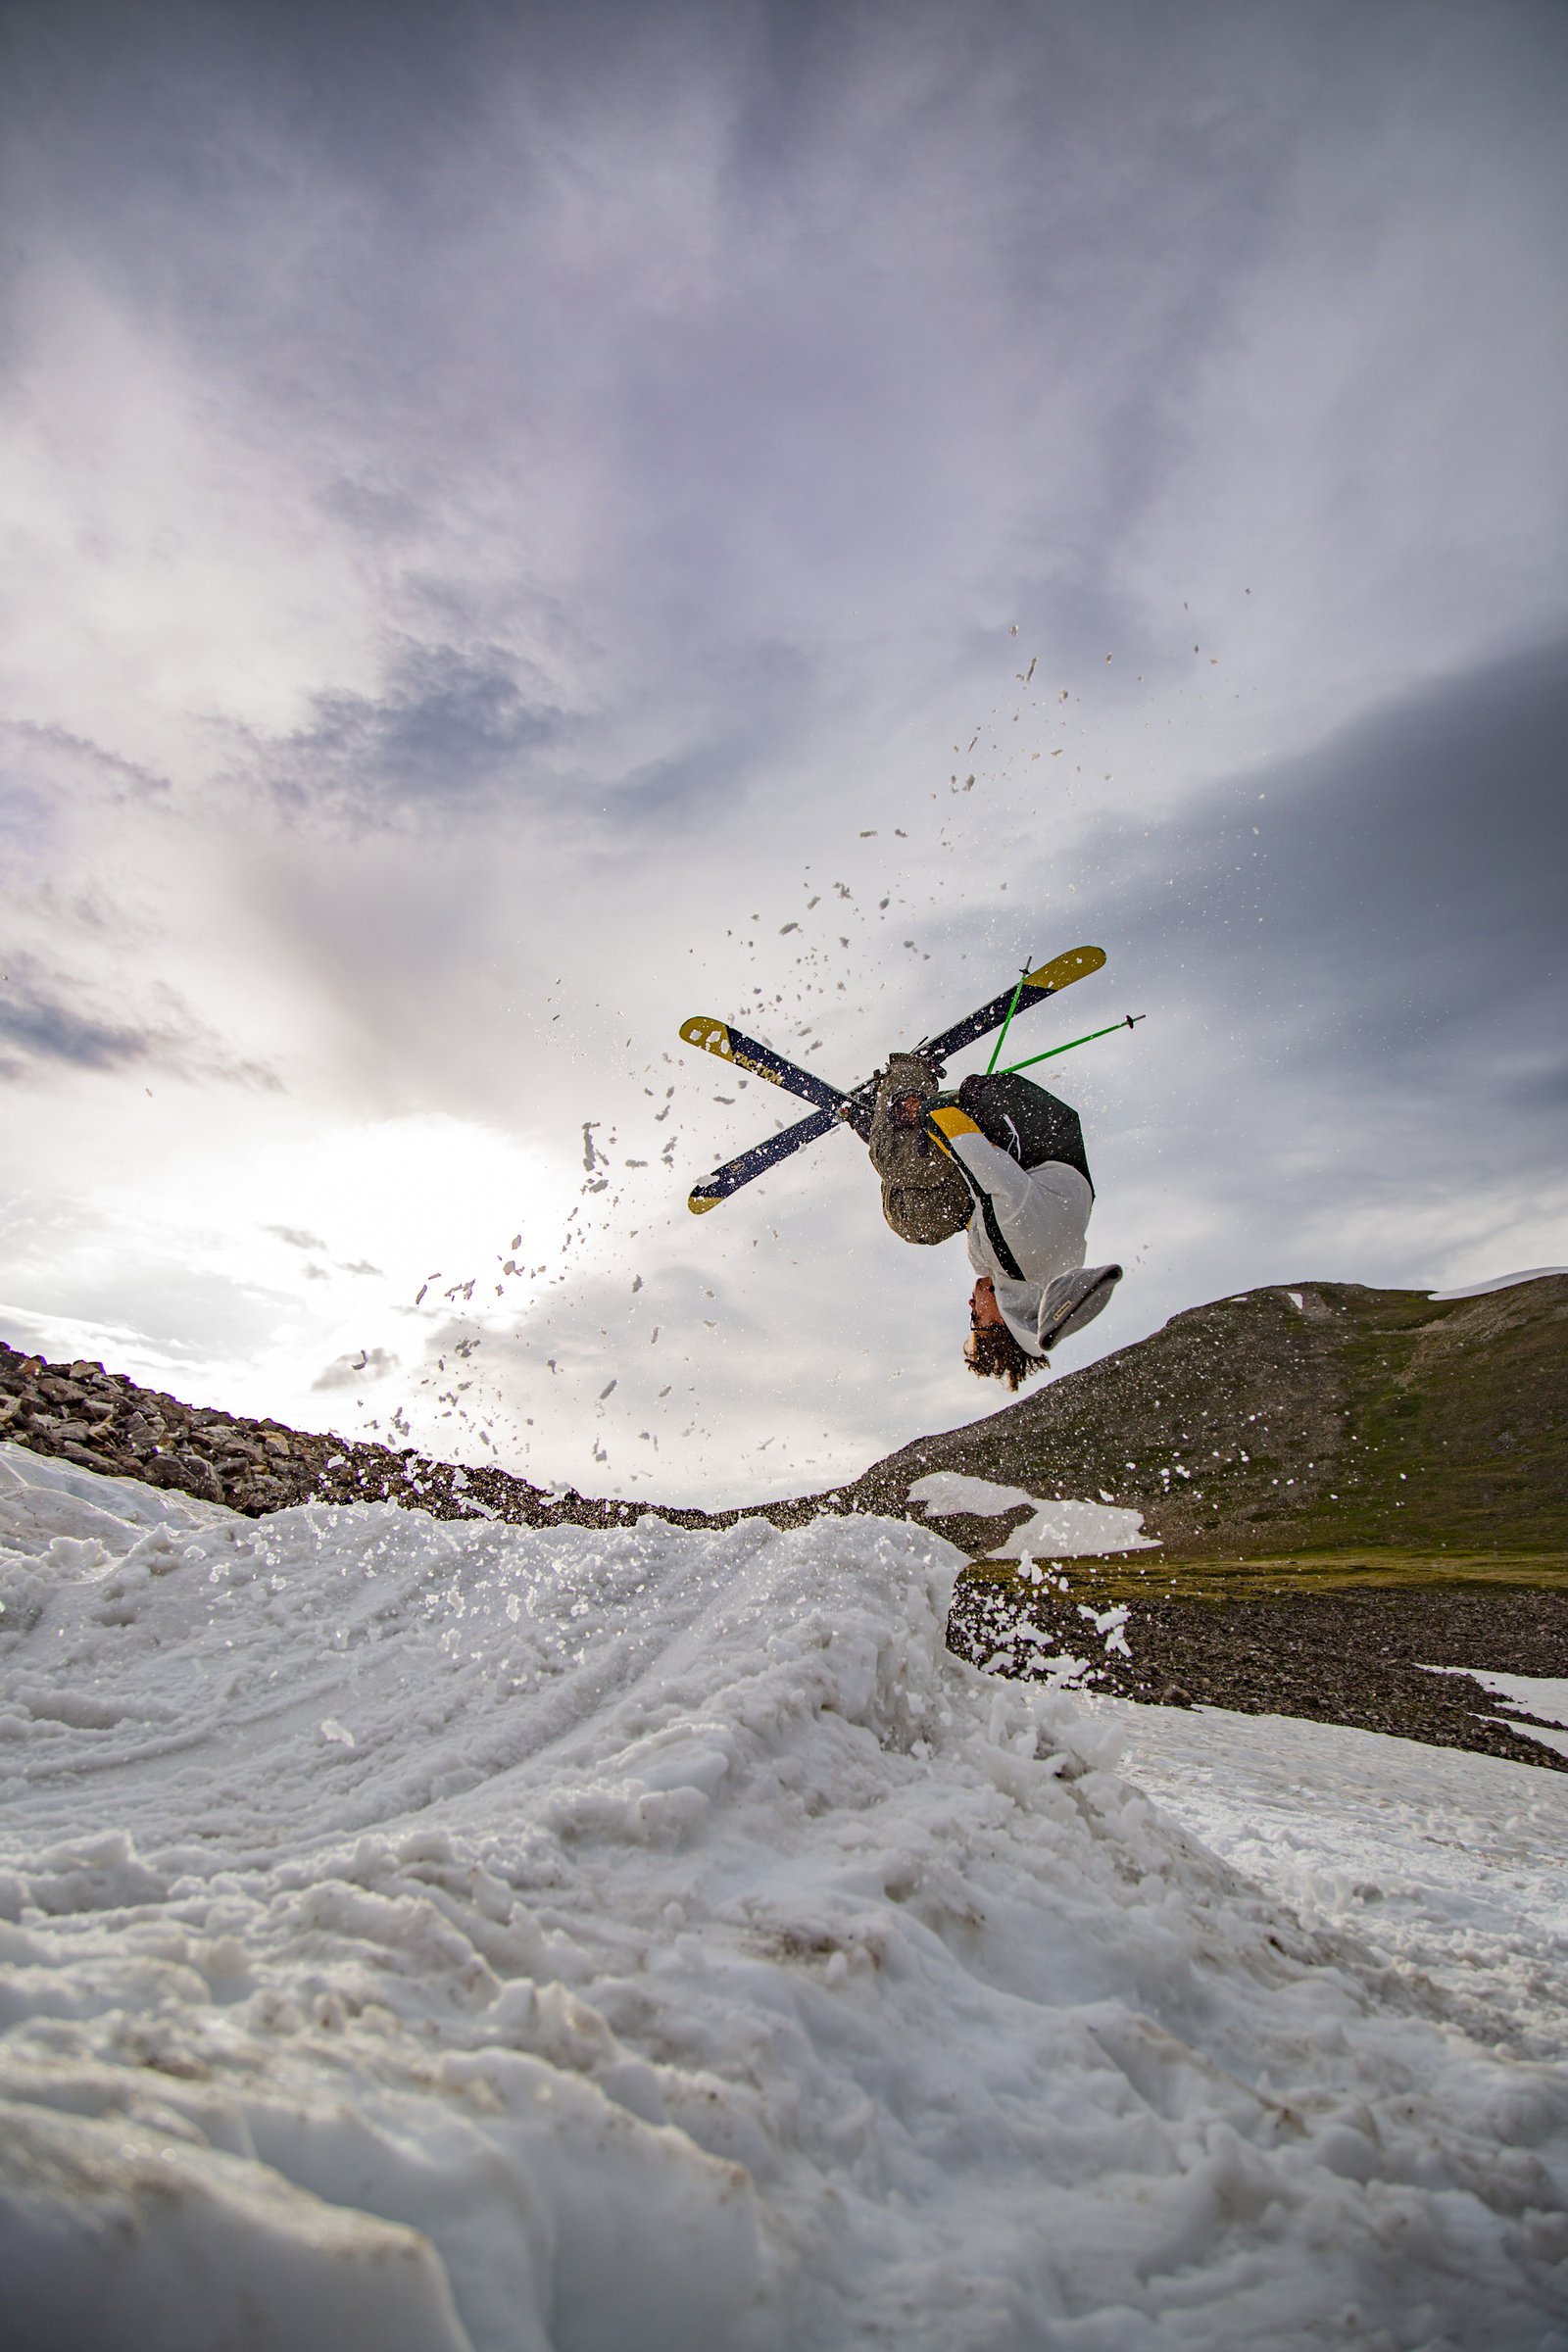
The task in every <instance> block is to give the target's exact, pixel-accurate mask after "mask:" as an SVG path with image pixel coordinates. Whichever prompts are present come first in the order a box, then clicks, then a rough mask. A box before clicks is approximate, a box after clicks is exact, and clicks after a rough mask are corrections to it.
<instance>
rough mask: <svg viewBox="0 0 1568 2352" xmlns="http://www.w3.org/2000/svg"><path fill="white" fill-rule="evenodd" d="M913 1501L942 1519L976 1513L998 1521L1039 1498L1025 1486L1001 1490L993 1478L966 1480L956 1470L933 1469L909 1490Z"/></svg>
mask: <svg viewBox="0 0 1568 2352" xmlns="http://www.w3.org/2000/svg"><path fill="white" fill-rule="evenodd" d="M909 1500H910V1501H911V1502H920V1503H924V1505H925V1507H926V1510H927V1511H928V1512H933V1513H935V1515H936V1516H937V1517H938V1518H939V1519H947V1518H953V1517H956V1515H957V1513H958V1512H960V1511H972V1512H973V1513H974V1514H975V1516H976V1517H977V1518H981V1519H995V1518H998V1517H1000V1515H1001V1514H1002V1512H1004V1511H1010V1510H1015V1509H1016V1508H1017V1506H1018V1504H1019V1503H1021V1502H1033V1501H1035V1500H1036V1497H1035V1496H1034V1495H1029V1494H1026V1493H1025V1492H1024V1490H1023V1488H1022V1487H1001V1486H998V1485H997V1483H996V1481H995V1480H994V1479H990V1478H964V1477H962V1476H960V1474H959V1473H958V1472H957V1471H956V1470H932V1471H929V1472H928V1473H927V1475H926V1476H925V1477H924V1478H917V1479H916V1480H915V1482H914V1484H913V1486H912V1487H911V1488H910V1489H909Z"/></svg>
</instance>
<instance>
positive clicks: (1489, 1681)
mask: <svg viewBox="0 0 1568 2352" xmlns="http://www.w3.org/2000/svg"><path fill="white" fill-rule="evenodd" d="M1421 1671H1422V1673H1423V1674H1465V1675H1468V1676H1469V1678H1470V1680H1471V1681H1472V1682H1473V1683H1479V1684H1480V1685H1481V1688H1482V1690H1483V1691H1491V1692H1492V1695H1493V1697H1494V1698H1504V1699H1506V1700H1507V1702H1508V1704H1509V1705H1510V1706H1511V1707H1518V1708H1519V1709H1520V1713H1519V1714H1518V1715H1492V1716H1489V1717H1488V1719H1487V1720H1488V1721H1489V1722H1491V1723H1500V1724H1502V1725H1503V1726H1504V1727H1505V1728H1506V1729H1507V1730H1508V1731H1510V1732H1518V1733H1519V1734H1520V1735H1521V1736H1522V1738H1524V1739H1526V1740H1539V1741H1540V1743H1541V1745H1542V1746H1543V1747H1549V1748H1554V1749H1555V1750H1556V1752H1557V1754H1558V1755H1559V1756H1568V1676H1564V1675H1554V1674H1494V1673H1493V1672H1492V1671H1491V1670H1490V1669H1483V1668H1482V1667H1479V1666H1423V1667H1422V1669H1421ZM1528 1716H1534V1717H1535V1718H1536V1720H1535V1721H1534V1722H1533V1723H1532V1722H1527V1721H1526V1720H1525V1718H1526V1717H1528Z"/></svg>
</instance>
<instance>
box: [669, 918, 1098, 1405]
mask: <svg viewBox="0 0 1568 2352" xmlns="http://www.w3.org/2000/svg"><path fill="white" fill-rule="evenodd" d="M1104 961H1105V951H1104V949H1103V948H1094V947H1082V948H1069V949H1067V950H1066V952H1065V953H1064V954H1062V955H1060V956H1053V957H1052V959H1051V961H1050V962H1049V963H1043V964H1041V965H1040V967H1039V969H1038V970H1036V971H1025V972H1023V973H1021V974H1020V976H1019V978H1018V981H1017V983H1016V985H1015V986H1014V987H1012V988H1010V989H1004V990H1003V991H1002V993H1001V995H1000V996H997V997H994V998H993V999H992V1000H991V1002H990V1003H989V1004H987V1005H980V1006H979V1007H978V1009H977V1010H975V1011H974V1012H970V1013H965V1014H964V1016H963V1018H962V1019H961V1020H957V1021H955V1022H954V1023H953V1025H952V1026H951V1028H948V1029H944V1030H942V1031H940V1032H939V1033H938V1035H937V1036H935V1037H929V1038H927V1039H925V1040H924V1042H923V1043H922V1044H921V1046H920V1047H919V1048H918V1050H917V1051H916V1052H915V1053H913V1054H893V1055H891V1056H890V1058H889V1061H888V1065H887V1067H886V1069H883V1070H878V1071H877V1072H876V1073H875V1074H874V1076H872V1077H870V1078H868V1079H867V1080H866V1081H865V1083H864V1085H863V1086H858V1087H856V1088H855V1089H854V1091H853V1092H852V1093H846V1092H845V1091H844V1090H843V1089H842V1088H841V1087H836V1086H830V1085H829V1084H828V1083H827V1081H826V1080H825V1079H823V1078H820V1077H818V1076H817V1075H816V1073H815V1072H814V1071H812V1070H808V1069H805V1068H803V1067H802V1065H801V1064H800V1063H799V1062H794V1061H790V1060H789V1059H788V1058H787V1057H786V1056H785V1055H784V1054H780V1053H779V1052H778V1051H777V1050H776V1049H775V1048H774V1047H772V1046H765V1045H762V1044H760V1042H759V1040H758V1039H756V1038H755V1037H747V1036H746V1035H745V1034H744V1032H743V1031H741V1030H739V1029H735V1028H732V1027H731V1026H730V1024H729V1023H728V1022H727V1021H721V1020H714V1019H712V1018H711V1017H710V1016H709V1015H707V1014H705V1013H695V1014H693V1016H692V1017H691V1018H690V1019H689V1020H686V1021H683V1022H682V1023H681V1028H680V1038H681V1043H682V1045H685V1046H694V1047H698V1048H700V1049H701V1050H702V1051H703V1052H704V1053H705V1054H716V1055H717V1056H718V1057H719V1059H720V1060H721V1061H726V1062H729V1063H732V1064H734V1065H737V1066H738V1067H740V1068H741V1069H743V1070H749V1071H754V1072H755V1073H756V1075H757V1076H758V1077H760V1078H765V1079H766V1080H767V1081H768V1083H769V1085H771V1086H781V1087H783V1088H784V1089H785V1090H786V1091H787V1092H788V1093H790V1094H793V1095H799V1096H801V1097H803V1098H804V1100H805V1101H806V1102H808V1103H814V1104H815V1105H816V1107H815V1109H814V1110H813V1111H812V1112H811V1115H810V1116H809V1118H805V1119H799V1120H797V1121H796V1123H795V1125H794V1126H793V1127H785V1128H783V1129H781V1130H780V1132H779V1133H778V1134H777V1135H772V1136H769V1137H767V1138H766V1140H765V1141H764V1142H762V1143H760V1144H754V1145H753V1147H752V1149H751V1150H750V1151H749V1152H741V1153H740V1155H739V1156H738V1157H737V1158H735V1159H730V1160H726V1161H725V1163H724V1165H723V1166H722V1167H721V1168H715V1169H714V1170H713V1172H712V1174H711V1176H705V1177H704V1178H703V1179H702V1180H701V1181H700V1182H699V1183H697V1184H694V1185H693V1186H692V1189H691V1191H690V1193H689V1194H688V1196H687V1202H686V1204H687V1206H688V1208H690V1209H691V1211H692V1213H693V1215H695V1216H704V1215H706V1214H707V1212H708V1211H709V1210H710V1209H711V1208H715V1207H716V1206H717V1205H718V1203H719V1201H726V1200H728V1199H729V1198H730V1196H731V1195H732V1194H733V1193H736V1192H738V1191H739V1189H740V1187H741V1186H742V1185H744V1184H750V1183H751V1182H752V1181H753V1179H754V1178H755V1177H758V1176H760V1175H762V1174H764V1173H765V1171H766V1170H767V1169H769V1168H772V1167H776V1166H777V1165H778V1163H779V1161H780V1160H782V1159H787V1158H788V1157H789V1156H790V1155H791V1153H793V1152H799V1151H800V1150H801V1149H802V1148H803V1147H804V1146H805V1145H807V1144H809V1143H812V1142H814V1141H815V1139H816V1138H817V1137H818V1136H820V1135H827V1134H830V1133H831V1132H832V1130H833V1128H834V1127H835V1126H837V1125H839V1124H840V1123H841V1122H842V1123H844V1124H846V1125H848V1126H849V1127H851V1128H852V1129H853V1130H854V1132H855V1133H856V1134H857V1135H858V1136H860V1137H862V1138H863V1139H864V1141H865V1142H866V1143H867V1145H868V1146H869V1148H870V1152H871V1161H872V1164H873V1166H874V1167H875V1169H876V1171H877V1174H878V1175H879V1176H880V1177H881V1179H882V1209H883V1213H884V1215H885V1216H886V1218H887V1221H888V1223H889V1224H890V1225H891V1226H892V1228H893V1230H894V1232H895V1233H896V1234H898V1235H899V1237H900V1239H901V1240H903V1241H906V1242H915V1243H919V1244H929V1243H932V1242H945V1241H948V1240H950V1239H951V1237H952V1236H953V1235H954V1234H956V1233H962V1232H964V1231H965V1230H967V1233H968V1237H969V1262H970V1264H971V1265H972V1266H973V1268H974V1270H975V1275H976V1277H977V1279H976V1281H975V1286H974V1290H973V1293H972V1295H971V1297H970V1300H969V1324H970V1330H969V1338H968V1343H967V1345H966V1346H965V1348H964V1351H963V1352H964V1360H965V1361H966V1362H967V1364H968V1366H969V1368H970V1370H971V1371H972V1372H974V1373H976V1374H978V1375H979V1376H980V1378H982V1379H991V1380H1005V1382H1006V1383H1007V1385H1008V1387H1009V1388H1013V1389H1016V1388H1017V1386H1018V1385H1019V1383H1020V1381H1023V1380H1026V1379H1027V1378H1028V1376H1029V1374H1030V1373H1031V1372H1039V1371H1043V1370H1044V1369H1045V1367H1046V1365H1047V1364H1048V1363H1049V1361H1050V1356H1051V1350H1052V1348H1054V1346H1055V1345H1056V1343H1057V1341H1058V1340H1064V1339H1066V1338H1068V1337H1069V1336H1070V1335H1071V1334H1072V1333H1073V1332H1076V1331H1081V1330H1082V1329H1083V1327H1084V1325H1085V1324H1086V1323H1092V1322H1093V1321H1094V1319H1095V1317H1096V1315H1098V1314H1099V1313H1100V1312H1101V1310H1102V1309H1103V1307H1104V1306H1105V1304H1106V1302H1107V1301H1108V1299H1109V1298H1110V1294H1111V1292H1112V1291H1113V1290H1114V1288H1115V1286H1116V1284H1117V1283H1118V1282H1119V1281H1120V1280H1121V1268H1120V1266H1086V1265H1085V1264H1084V1235H1085V1232H1086V1230H1087V1228H1088V1224H1089V1211H1090V1209H1091V1208H1092V1207H1093V1205H1094V1199H1095V1187H1094V1180H1093V1178H1092V1177H1091V1176H1090V1173H1089V1161H1088V1159H1087V1157H1086V1156H1085V1153H1084V1137H1083V1129H1082V1127H1081V1126H1080V1125H1079V1121H1078V1113H1077V1112H1076V1111H1075V1110H1072V1109H1069V1107H1068V1105H1067V1104H1066V1103H1062V1102H1060V1101H1058V1100H1057V1098H1056V1097H1055V1096H1054V1095H1053V1094H1048V1093H1047V1091H1046V1089H1045V1088H1044V1087H1043V1086H1036V1085H1035V1084H1034V1082H1033V1081H1032V1080H1031V1079H1028V1078H1025V1077H1023V1076H1021V1075H1020V1072H1021V1071H1022V1070H1023V1069H1025V1068H1028V1067H1029V1066H1030V1064H1031V1063H1032V1062H1036V1061H1049V1060H1051V1059H1052V1058H1053V1056H1054V1055H1055V1054H1066V1053H1070V1052H1071V1051H1072V1049H1073V1048H1074V1047H1076V1046H1087V1045H1091V1044H1093V1042H1094V1040H1095V1039H1096V1038H1097V1037H1109V1036H1110V1034H1111V1031H1112V1030H1117V1029H1127V1030H1132V1029H1134V1028H1136V1026H1137V1024H1138V1023H1139V1022H1140V1021H1141V1020H1142V1019H1143V1017H1144V1016H1143V1014H1142V1013H1141V1012H1130V1013H1125V1014H1123V1016H1122V1018H1121V1019H1120V1020H1118V1021H1113V1022H1111V1024H1110V1026H1109V1027H1108V1028H1104V1029H1093V1030H1091V1031H1090V1032H1089V1034H1088V1036H1086V1037H1074V1038H1069V1039H1068V1040H1067V1042H1066V1044H1065V1045H1059V1046H1051V1047H1048V1049H1047V1050H1046V1052H1045V1053H1043V1054H1032V1055H1031V1056H1030V1061H1029V1062H1021V1063H1019V1064H1017V1065H1016V1066H1015V1067H1014V1068H1012V1069H1010V1070H995V1069H993V1070H988V1071H987V1072H986V1074H985V1075H984V1076H983V1077H978V1076H977V1077H970V1078H966V1079H965V1080H964V1081H963V1084H962V1085H961V1086H960V1087H959V1088H958V1091H957V1093H956V1094H939V1093H938V1091H937V1089H938V1085H939V1083H940V1081H941V1077H942V1072H943V1069H944V1067H945V1065H946V1064H947V1062H948V1061H950V1060H951V1059H952V1057H953V1055H954V1054H958V1053H961V1052H962V1050H963V1048H964V1047H965V1046H968V1045H972V1044H973V1043H974V1042H975V1040H976V1039H977V1038H981V1037H985V1036H987V1035H988V1034H989V1033H990V1032H991V1031H992V1030H995V1029H1000V1030H1001V1032H1002V1036H1001V1037H1000V1038H999V1039H998V1042H997V1049H996V1052H995V1053H994V1054H992V1061H993V1063H994V1062H995V1061H996V1059H997V1055H998V1054H1000V1053H1001V1051H1002V1047H1003V1045H1004V1044H1005V1040H1006V1036H1007V1032H1008V1030H1009V1028H1010V1026H1011V1024H1012V1020H1013V1016H1014V1014H1015V1013H1017V1012H1019V1011H1027V1010H1028V1008H1029V1007H1030V1006H1031V1005H1039V1004H1043V1003H1044V1002H1045V1000H1046V999H1047V998H1048V997H1054V996H1058V995H1059V994H1060V993H1061V991H1062V990H1063V989H1064V988H1070V987H1072V986H1073V984H1074V983H1075V982H1076V981H1079V980H1083V979H1086V978H1087V977H1088V976H1089V974H1090V973H1091V972H1098V971H1099V970H1100V968H1101V966H1102V965H1103V963H1104Z"/></svg>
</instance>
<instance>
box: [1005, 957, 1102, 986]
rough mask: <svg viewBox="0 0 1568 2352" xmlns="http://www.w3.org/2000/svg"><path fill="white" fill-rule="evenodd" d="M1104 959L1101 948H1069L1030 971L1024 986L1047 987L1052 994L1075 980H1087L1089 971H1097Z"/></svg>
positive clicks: (1070, 984)
mask: <svg viewBox="0 0 1568 2352" xmlns="http://www.w3.org/2000/svg"><path fill="white" fill-rule="evenodd" d="M1104 960H1105V951H1104V949H1103V948H1069V949H1068V950H1067V952H1066V954H1065V955H1063V956H1053V957H1052V959H1051V961H1050V962H1049V963H1043V964H1042V965H1041V966H1040V969H1039V971H1038V972H1030V973H1029V974H1028V976H1027V978H1026V979H1025V981H1024V986H1025V988H1048V989H1050V990H1051V991H1052V993H1053V994H1054V993H1055V991H1056V990H1058V989H1062V988H1071V986H1072V984H1073V982H1074V981H1075V980H1087V979H1088V977H1089V975H1090V973H1091V972H1098V971H1099V969H1100V967H1101V965H1102V964H1103V962H1104Z"/></svg>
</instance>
